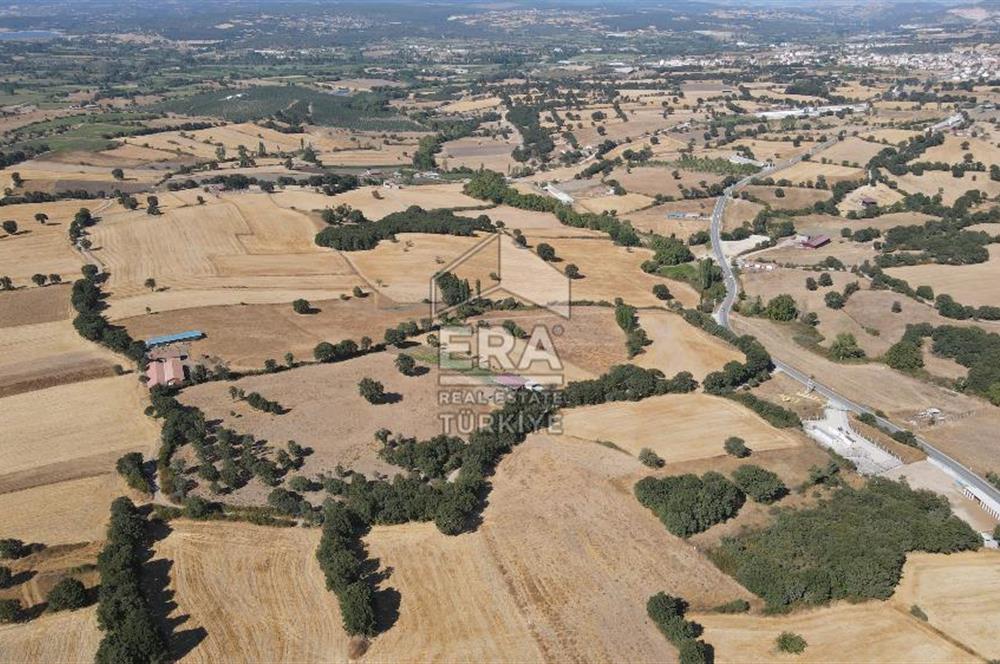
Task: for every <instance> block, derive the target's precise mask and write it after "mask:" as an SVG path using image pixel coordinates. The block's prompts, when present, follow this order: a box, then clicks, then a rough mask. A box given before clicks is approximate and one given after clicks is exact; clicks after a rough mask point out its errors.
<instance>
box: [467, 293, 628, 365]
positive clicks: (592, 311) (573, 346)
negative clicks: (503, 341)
mask: <svg viewBox="0 0 1000 664" xmlns="http://www.w3.org/2000/svg"><path fill="white" fill-rule="evenodd" d="M483 318H485V319H486V320H490V321H492V323H493V324H494V325H496V324H499V323H500V322H501V321H504V320H512V321H514V322H515V323H517V324H518V325H519V326H520V327H521V328H522V329H524V330H526V331H527V332H528V333H529V334H530V333H531V330H532V329H533V328H534V327H535V326H536V325H541V326H544V327H545V328H546V329H547V330H548V332H549V334H550V335H551V338H552V342H553V345H554V346H555V351H556V354H557V355H558V356H559V360H560V361H562V362H563V363H566V364H570V365H573V366H574V367H575V368H577V369H579V370H580V371H582V372H585V373H587V374H589V375H586V376H585V377H586V378H596V377H597V376H600V375H601V374H603V373H606V372H607V370H608V369H610V368H611V367H612V366H614V365H616V364H623V363H625V362H627V361H628V353H627V352H626V350H625V334H624V333H623V332H622V330H621V328H620V327H618V324H617V323H616V322H615V315H614V309H611V308H610V307H584V306H574V307H571V308H570V317H569V318H568V319H567V318H563V317H562V316H560V315H558V314H555V313H551V312H548V311H544V310H528V311H495V312H490V313H488V314H486V315H484V316H483Z"/></svg>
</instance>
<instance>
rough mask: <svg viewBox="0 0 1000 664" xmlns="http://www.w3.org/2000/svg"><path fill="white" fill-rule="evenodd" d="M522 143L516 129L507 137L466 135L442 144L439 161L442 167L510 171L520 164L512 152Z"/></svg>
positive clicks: (499, 171)
mask: <svg viewBox="0 0 1000 664" xmlns="http://www.w3.org/2000/svg"><path fill="white" fill-rule="evenodd" d="M520 143H521V141H520V135H519V134H518V133H517V132H516V131H515V132H513V133H512V134H510V135H509V136H508V137H507V138H506V139H505V138H504V137H503V136H497V137H495V138H491V137H489V136H466V137H465V138H459V139H456V140H454V141H448V142H447V143H445V144H444V145H442V146H441V153H440V154H439V155H438V157H437V161H438V162H439V164H440V166H441V168H461V167H465V168H471V169H479V168H485V169H488V170H491V171H496V172H498V173H510V172H511V170H512V169H514V168H516V167H517V166H518V165H519V163H518V161H517V160H516V159H514V157H513V156H512V154H511V153H512V152H513V150H514V148H516V147H517V146H518V145H520Z"/></svg>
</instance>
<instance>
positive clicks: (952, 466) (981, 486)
mask: <svg viewBox="0 0 1000 664" xmlns="http://www.w3.org/2000/svg"><path fill="white" fill-rule="evenodd" d="M835 142H836V139H833V140H829V141H826V142H825V143H821V144H819V145H817V146H815V147H814V148H812V149H810V150H809V151H808V152H806V153H805V154H808V155H810V156H812V155H813V154H815V153H817V152H819V151H821V150H824V149H826V148H827V147H829V146H830V145H832V144H833V143H835ZM804 156H805V155H801V156H799V157H795V158H793V159H789V160H787V161H784V162H781V163H780V164H775V165H773V166H769V167H767V168H765V169H763V170H761V171H760V172H759V173H757V174H755V175H751V176H748V177H745V178H743V179H742V180H740V181H739V182H737V183H735V184H733V185H732V186H730V187H728V188H726V190H725V193H724V194H723V195H722V196H720V197H719V200H718V201H716V204H715V209H714V210H713V211H712V225H711V230H710V234H711V238H712V253H713V254H714V256H715V262H716V263H718V265H719V267H720V268H721V269H722V276H723V280H724V282H725V285H726V297H725V298H724V299H723V300H722V303H721V304H720V305H719V307H718V309H716V311H715V319H716V320H717V321H718V322H719V324H720V325H722V326H724V327H726V328H728V329H731V326H730V323H729V314H730V313H731V312H732V310H733V305H735V304H736V299H737V298H738V297H739V294H740V284H739V281H738V280H737V279H736V275H735V274H734V273H733V268H732V265H731V264H730V262H729V260H728V259H727V258H726V255H725V252H724V251H723V248H722V217H723V215H724V214H725V212H726V204H727V203H728V202H729V200H730V199H731V197H732V194H733V192H734V191H735V190H737V189H740V188H741V187H744V186H746V185H747V184H748V183H749V182H750V181H751V180H753V179H754V178H758V177H763V176H767V175H770V174H772V173H775V172H776V171H780V170H782V169H784V168H788V167H789V166H791V165H793V164H796V163H798V162H799V161H801V160H802V158H803V157H804ZM768 351H770V352H771V353H772V359H773V361H774V366H775V368H777V369H779V370H781V371H783V372H785V373H786V374H787V375H788V376H789V377H791V378H793V379H795V380H797V381H798V382H800V383H802V384H803V385H805V386H806V387H808V388H810V389H812V390H815V391H816V392H819V393H820V394H822V395H823V396H825V397H826V398H827V399H829V400H830V401H831V402H833V403H834V404H836V405H839V406H841V407H843V408H845V409H847V410H851V411H853V412H855V413H859V414H860V413H869V414H870V415H872V416H874V417H875V420H876V421H877V422H878V423H879V425H881V426H882V427H884V428H885V429H887V430H888V431H891V432H896V431H901V430H902V427H899V426H896V425H895V424H893V423H892V422H890V421H889V420H887V419H885V418H883V417H880V416H878V415H876V414H875V412H874V411H873V410H872V409H871V408H868V407H867V406H864V405H862V404H859V403H855V402H854V401H852V400H851V399H848V398H847V397H845V396H843V395H841V394H839V393H837V392H836V391H834V390H833V389H832V388H830V387H828V386H826V385H823V384H822V383H820V382H819V381H818V380H816V378H815V377H813V376H808V375H806V374H805V373H803V372H801V371H799V370H797V369H796V368H795V367H793V366H791V365H789V364H787V363H785V362H783V361H782V360H781V359H780V358H777V357H774V354H773V351H772V349H770V348H769V349H768ZM917 444H918V445H920V447H921V449H922V450H923V451H924V452H925V453H926V454H927V456H928V457H929V458H930V459H932V460H933V461H935V462H936V463H937V464H938V465H939V466H941V467H942V468H944V470H945V472H947V473H948V474H949V475H951V476H952V477H953V478H955V479H956V480H958V481H959V482H960V483H962V484H963V485H965V487H966V488H967V489H969V490H971V492H972V493H973V494H975V495H976V497H977V498H978V500H979V501H980V502H981V503H983V504H984V506H985V507H986V508H987V510H988V511H992V512H993V513H995V514H997V515H1000V490H997V488H996V487H994V486H993V485H992V484H990V483H989V482H987V481H986V480H985V479H983V478H982V477H980V476H979V475H977V474H975V473H974V472H972V471H971V470H970V469H969V468H966V467H965V466H964V465H962V464H961V463H959V462H958V461H956V460H955V459H953V458H951V457H950V456H948V455H947V454H945V453H944V452H942V451H941V450H939V449H938V448H936V447H934V446H933V445H931V444H930V443H928V442H927V441H926V440H924V439H923V438H921V437H919V436H918V437H917Z"/></svg>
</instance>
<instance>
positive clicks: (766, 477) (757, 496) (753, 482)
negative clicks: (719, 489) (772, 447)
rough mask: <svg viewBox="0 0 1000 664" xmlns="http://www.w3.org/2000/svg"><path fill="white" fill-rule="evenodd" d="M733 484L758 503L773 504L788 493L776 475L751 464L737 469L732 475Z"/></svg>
mask: <svg viewBox="0 0 1000 664" xmlns="http://www.w3.org/2000/svg"><path fill="white" fill-rule="evenodd" d="M733 482H735V483H736V486H738V487H739V488H740V490H741V491H743V493H745V494H747V495H748V496H750V497H751V498H753V499H754V500H755V501H756V502H758V503H765V504H768V503H773V502H775V501H777V500H780V499H781V498H782V497H783V496H784V495H785V494H787V493H788V488H787V487H786V486H785V484H784V482H782V481H781V478H779V477H778V476H777V475H776V474H774V473H773V472H771V471H770V470H766V469H764V468H761V467H760V466H755V465H751V464H748V465H745V466H740V467H739V468H737V469H736V471H735V472H734V473H733Z"/></svg>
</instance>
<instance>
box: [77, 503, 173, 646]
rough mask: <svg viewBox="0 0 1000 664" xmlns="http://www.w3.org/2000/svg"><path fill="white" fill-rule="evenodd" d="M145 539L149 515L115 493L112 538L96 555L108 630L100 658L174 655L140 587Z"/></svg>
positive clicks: (101, 621)
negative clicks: (143, 514) (169, 651)
mask: <svg viewBox="0 0 1000 664" xmlns="http://www.w3.org/2000/svg"><path fill="white" fill-rule="evenodd" d="M145 541H146V519H145V517H143V516H142V515H141V514H140V513H139V510H137V509H136V507H135V505H134V504H133V503H132V501H131V500H129V499H128V498H124V497H123V498H117V499H115V501H114V502H113V503H111V520H110V522H109V524H108V535H107V541H106V542H105V544H104V549H102V550H101V553H100V554H99V555H98V557H97V568H98V570H99V571H100V575H101V586H100V590H99V593H98V607H97V624H98V626H99V627H100V628H101V631H103V632H104V637H103V638H102V639H101V644H100V646H99V647H98V649H97V656H96V657H95V660H96V661H97V662H98V664H118V663H120V662H166V661H167V660H168V658H169V654H168V652H167V647H166V644H165V643H164V641H163V637H162V636H161V635H160V633H159V631H158V630H157V628H156V623H155V621H154V620H153V616H152V613H151V612H150V609H149V604H148V603H147V601H146V598H145V597H144V596H143V594H142V591H141V586H140V578H141V576H142V563H143V560H144V558H145Z"/></svg>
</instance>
